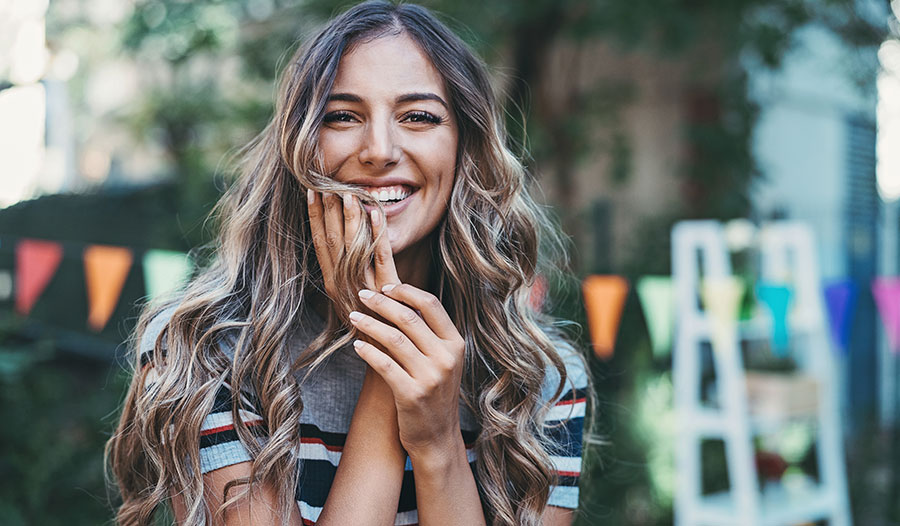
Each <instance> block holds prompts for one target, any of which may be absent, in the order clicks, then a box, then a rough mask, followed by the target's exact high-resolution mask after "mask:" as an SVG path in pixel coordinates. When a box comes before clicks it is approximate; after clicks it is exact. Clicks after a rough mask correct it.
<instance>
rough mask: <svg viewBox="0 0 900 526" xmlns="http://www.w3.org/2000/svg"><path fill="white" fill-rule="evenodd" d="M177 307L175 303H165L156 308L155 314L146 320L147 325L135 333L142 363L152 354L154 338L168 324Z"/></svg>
mask: <svg viewBox="0 0 900 526" xmlns="http://www.w3.org/2000/svg"><path fill="white" fill-rule="evenodd" d="M177 308H178V306H177V305H167V306H165V307H162V308H161V309H158V310H157V312H156V314H153V315H152V318H150V321H148V322H147V325H146V326H144V330H143V332H141V333H139V334H138V335H137V336H138V338H139V339H138V346H137V351H138V355H139V356H140V358H141V362H142V363H143V362H145V361H146V360H148V359H149V358H150V356H152V354H153V351H154V349H155V348H156V340H157V339H159V336H160V334H161V333H162V332H163V330H165V329H166V327H167V326H168V324H169V320H171V319H172V314H173V313H174V312H175V309H177ZM162 345H163V348H165V346H166V342H165V340H164V341H163V342H162Z"/></svg>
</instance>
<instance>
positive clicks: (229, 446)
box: [140, 310, 587, 525]
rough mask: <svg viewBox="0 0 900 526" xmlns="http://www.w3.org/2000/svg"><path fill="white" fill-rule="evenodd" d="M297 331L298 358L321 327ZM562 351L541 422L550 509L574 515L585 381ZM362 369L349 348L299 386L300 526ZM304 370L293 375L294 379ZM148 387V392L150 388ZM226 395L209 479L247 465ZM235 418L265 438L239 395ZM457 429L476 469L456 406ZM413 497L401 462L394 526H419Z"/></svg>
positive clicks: (313, 515)
mask: <svg viewBox="0 0 900 526" xmlns="http://www.w3.org/2000/svg"><path fill="white" fill-rule="evenodd" d="M170 315H171V310H168V311H164V312H163V313H161V314H160V315H159V316H157V317H156V318H154V319H153V320H152V321H151V322H150V324H149V325H148V327H147V330H146V332H145V333H144V336H143V338H142V339H141V345H140V352H141V358H142V360H141V361H142V363H148V362H149V357H150V356H151V354H152V351H153V343H154V342H155V340H156V337H157V335H158V334H159V332H160V331H161V330H162V329H163V327H164V326H165V323H166V322H167V320H168V318H169V316H170ZM303 321H304V323H301V324H300V326H301V327H302V328H301V329H300V330H297V331H296V335H295V336H294V337H293V338H292V339H291V348H292V349H293V350H294V352H296V353H299V352H300V351H302V350H303V349H304V348H306V346H307V344H308V343H309V342H310V341H311V340H312V338H313V337H314V336H315V335H316V334H318V332H319V331H320V330H321V328H322V327H323V326H324V322H323V321H322V320H321V318H320V317H319V316H317V315H316V314H315V313H314V312H312V311H310V312H309V313H308V314H306V315H305V316H304V317H303ZM232 343H233V341H228V339H225V341H223V342H220V345H222V349H223V351H224V352H225V353H226V354H231V352H230V351H231V348H230V345H231V344H232ZM574 352H575V351H573V350H570V351H568V353H569V354H567V355H564V356H563V358H564V359H565V362H566V367H567V373H568V385H567V386H566V388H565V389H563V393H562V395H561V396H560V397H559V398H558V399H557V400H556V401H555V403H554V405H553V407H552V408H551V409H550V410H549V413H548V415H547V418H546V429H547V432H548V436H549V437H550V438H551V440H552V442H553V444H554V447H553V448H552V450H551V451H550V454H551V459H552V461H553V464H554V466H555V468H556V470H557V473H558V475H559V476H558V484H557V485H555V486H553V487H552V488H551V489H550V498H549V501H548V504H549V505H552V506H559V507H563V508H571V509H574V508H576V507H577V506H578V479H579V475H580V474H581V456H582V431H583V425H584V411H585V388H586V385H587V376H586V374H585V371H584V369H583V366H582V365H581V363H582V362H581V361H580V360H578V359H577V357H576V356H574V355H572V353H574ZM365 370H366V363H365V362H364V361H363V360H362V359H361V358H360V357H359V356H357V354H356V353H355V352H354V351H353V349H352V347H351V346H347V347H345V348H342V349H340V350H338V351H337V352H335V353H334V354H333V355H332V356H330V357H329V358H328V360H327V361H326V362H324V363H323V364H321V365H320V366H319V367H318V368H316V370H315V371H313V373H312V374H311V375H310V376H309V377H308V378H307V379H306V380H305V381H304V383H302V384H301V388H300V392H301V398H302V400H303V412H302V414H301V415H300V436H301V438H300V442H301V444H300V449H299V456H300V462H301V470H300V478H299V481H298V486H297V491H296V495H297V505H298V507H299V509H300V514H301V516H302V518H303V524H305V525H311V524H315V523H316V521H317V520H318V517H319V514H320V513H321V512H322V507H323V506H324V505H325V499H326V498H327V497H328V492H329V490H330V489H331V484H332V482H333V480H334V475H335V473H336V471H337V466H338V463H340V460H341V451H342V449H343V447H344V442H345V440H346V438H347V431H348V430H349V428H350V421H351V419H352V417H353V410H354V408H355V406H356V400H357V399H358V398H359V393H360V390H361V388H362V382H363V377H364V376H365ZM305 372H306V371H303V370H301V371H299V372H298V373H297V376H298V380H299V379H300V378H302V376H303V374H304V373H305ZM558 381H559V376H558V374H557V373H556V370H555V369H553V368H551V369H549V370H548V374H547V379H546V382H545V384H544V390H543V396H544V399H545V400H547V401H548V403H549V402H550V398H551V397H552V396H553V394H554V392H555V390H556V386H557V383H558ZM147 387H148V388H150V387H151V386H150V385H148V386H147ZM231 403H232V392H231V390H230V389H229V387H228V386H227V385H225V386H223V387H222V388H221V389H220V390H219V392H218V393H216V397H215V403H214V405H213V408H212V411H211V412H210V414H209V415H208V416H207V417H206V419H205V420H204V422H203V425H202V426H201V429H200V462H201V471H202V472H203V473H208V472H210V471H213V470H215V469H219V468H223V467H226V466H230V465H233V464H237V463H240V462H246V461H250V460H252V459H251V456H250V454H249V452H248V451H247V449H246V448H245V447H244V445H243V444H242V443H241V442H240V441H239V440H238V437H237V433H236V431H235V430H234V425H233V421H232V416H231ZM241 407H242V408H243V409H242V412H241V416H242V419H243V421H244V422H245V423H246V424H247V425H248V426H253V427H255V426H259V427H258V428H257V429H258V430H260V431H261V432H263V434H264V430H265V422H264V421H263V419H262V417H261V416H260V414H261V413H262V411H260V410H259V406H258V403H257V402H256V400H254V398H253V396H251V395H246V394H243V395H242V403H241ZM460 427H461V431H462V435H463V440H464V442H465V444H466V454H467V456H468V459H469V463H470V465H471V466H472V468H473V472H474V470H475V466H476V463H477V462H478V457H477V455H476V453H475V450H474V448H473V446H474V443H475V439H476V438H477V437H478V424H477V421H476V419H475V417H474V415H473V414H472V413H471V411H470V410H469V409H468V408H467V407H466V406H465V405H464V404H463V403H462V402H460ZM417 523H418V518H417V513H416V493H415V484H414V479H413V472H412V465H411V463H410V461H409V459H408V458H407V461H406V468H405V472H404V474H403V482H402V487H401V491H400V501H399V504H398V507H397V517H396V520H395V522H394V524H396V525H411V524H417Z"/></svg>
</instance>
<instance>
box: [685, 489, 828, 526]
mask: <svg viewBox="0 0 900 526" xmlns="http://www.w3.org/2000/svg"><path fill="white" fill-rule="evenodd" d="M839 503H840V499H839V498H838V496H837V495H834V494H833V492H829V491H826V489H825V488H824V487H822V486H819V485H817V484H815V483H814V482H813V481H812V480H804V481H803V482H802V483H801V484H796V485H791V486H790V487H786V486H785V485H784V484H780V483H770V484H768V485H767V486H766V489H765V491H764V492H763V493H762V494H761V495H760V517H759V522H758V523H757V524H759V525H760V526H791V525H795V524H800V523H806V522H812V521H817V520H823V519H829V518H834V517H836V516H838V515H839V509H838V506H839V505H840V504H839ZM696 513H697V515H696V517H697V519H698V520H697V524H701V525H708V526H729V525H741V524H744V523H742V522H741V519H746V517H741V516H740V514H739V513H738V509H737V506H736V504H735V502H734V499H733V496H732V495H731V493H730V492H728V491H725V492H720V493H713V494H709V495H704V496H703V497H701V498H700V501H699V503H698V507H697V510H696Z"/></svg>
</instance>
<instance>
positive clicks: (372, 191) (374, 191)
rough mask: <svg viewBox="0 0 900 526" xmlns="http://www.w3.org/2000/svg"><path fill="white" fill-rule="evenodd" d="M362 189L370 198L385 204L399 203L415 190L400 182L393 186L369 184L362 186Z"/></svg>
mask: <svg viewBox="0 0 900 526" xmlns="http://www.w3.org/2000/svg"><path fill="white" fill-rule="evenodd" d="M364 190H365V191H366V192H368V193H369V195H371V196H372V199H375V200H376V201H379V202H381V203H385V204H387V203H399V202H400V201H403V200H404V199H406V198H407V197H409V196H410V195H412V194H413V193H415V191H416V189H414V188H412V187H410V186H407V185H402V184H398V185H393V186H370V187H367V188H364Z"/></svg>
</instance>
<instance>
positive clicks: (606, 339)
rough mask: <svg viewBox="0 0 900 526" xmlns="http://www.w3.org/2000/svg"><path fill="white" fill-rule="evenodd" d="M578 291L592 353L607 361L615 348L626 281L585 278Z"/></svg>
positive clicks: (603, 277) (614, 277)
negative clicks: (586, 320) (582, 302)
mask: <svg viewBox="0 0 900 526" xmlns="http://www.w3.org/2000/svg"><path fill="white" fill-rule="evenodd" d="M582 291H583V292H584V308H585V310H586V312H587V319H588V328H589V329H590V332H591V343H593V346H594V354H596V355H597V357H598V358H601V359H603V360H608V359H609V358H611V357H612V355H613V350H614V349H615V346H616V334H617V333H618V332H619V321H620V320H621V319H622V308H623V307H624V306H625V298H626V297H627V296H628V281H627V280H626V279H625V278H623V277H621V276H597V275H594V276H588V277H586V278H585V279H584V283H582Z"/></svg>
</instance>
